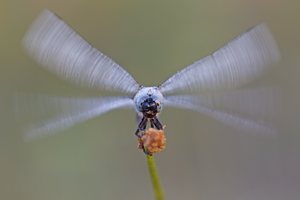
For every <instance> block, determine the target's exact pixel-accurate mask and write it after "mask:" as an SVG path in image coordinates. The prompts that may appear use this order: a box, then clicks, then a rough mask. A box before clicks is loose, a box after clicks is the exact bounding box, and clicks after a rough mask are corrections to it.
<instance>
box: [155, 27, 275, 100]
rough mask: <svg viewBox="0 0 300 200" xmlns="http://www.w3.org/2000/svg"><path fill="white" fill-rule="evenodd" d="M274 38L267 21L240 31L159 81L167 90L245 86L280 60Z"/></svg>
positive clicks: (164, 92)
mask: <svg viewBox="0 0 300 200" xmlns="http://www.w3.org/2000/svg"><path fill="white" fill-rule="evenodd" d="M279 57H280V54H279V51H278V47H277V45H276V42H275V40H274V39H273V37H272V35H271V33H270V31H269V30H268V28H267V27H266V25H264V24H260V25H257V26H255V27H254V28H252V29H250V30H249V31H248V32H246V33H244V34H242V35H240V36H239V37H237V38H236V39H234V40H233V41H231V42H230V43H228V44H227V45H225V46H224V47H223V48H221V49H219V50H217V51H216V52H214V53H213V54H211V55H209V56H207V57H205V58H203V59H201V60H199V61H197V62H195V63H193V64H192V65H190V66H188V67H186V68H184V69H183V70H181V71H179V72H177V73H176V74H175V75H173V76H172V77H170V78H169V79H168V80H166V81H165V82H164V83H163V84H161V85H160V87H159V88H160V90H161V92H162V93H163V94H164V95H165V94H169V93H175V92H178V91H188V90H191V91H195V90H198V91H217V90H222V89H223V90H224V89H232V88H236V87H239V86H242V85H244V84H246V83H248V82H250V81H252V80H253V79H255V78H256V77H258V76H259V75H260V74H262V73H263V72H264V71H265V70H266V69H267V68H268V66H270V65H271V64H272V63H274V62H276V61H278V60H279Z"/></svg>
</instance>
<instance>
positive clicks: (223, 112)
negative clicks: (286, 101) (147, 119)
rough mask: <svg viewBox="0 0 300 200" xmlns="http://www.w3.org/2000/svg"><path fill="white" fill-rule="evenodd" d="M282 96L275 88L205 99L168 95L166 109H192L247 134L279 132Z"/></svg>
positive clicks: (212, 95)
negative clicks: (275, 124) (278, 124)
mask: <svg viewBox="0 0 300 200" xmlns="http://www.w3.org/2000/svg"><path fill="white" fill-rule="evenodd" d="M280 96H281V95H280V94H279V91H278V90H275V89H271V88H260V89H248V90H237V91H232V92H227V93H226V94H221V93H220V94H210V95H203V96H191V95H178V96H168V97H166V100H165V102H164V104H165V105H166V106H172V107H179V108H186V109H191V110H194V111H197V112H200V113H203V114H206V115H208V116H210V117H212V118H215V119H217V120H219V121H221V122H223V123H224V124H227V125H230V126H233V127H235V128H238V129H240V130H243V131H246V132H254V133H276V132H277V129H276V128H275V126H274V124H273V123H274V122H275V120H276V116H277V117H278V116H279V112H280V108H281V106H280V102H281V97H280Z"/></svg>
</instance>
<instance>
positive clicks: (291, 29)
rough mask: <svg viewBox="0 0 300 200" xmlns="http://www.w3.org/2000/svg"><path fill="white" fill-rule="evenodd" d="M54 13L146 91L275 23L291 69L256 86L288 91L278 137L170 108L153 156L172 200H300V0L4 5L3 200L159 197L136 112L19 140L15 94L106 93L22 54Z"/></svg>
mask: <svg viewBox="0 0 300 200" xmlns="http://www.w3.org/2000/svg"><path fill="white" fill-rule="evenodd" d="M45 8H48V9H50V10H52V11H54V12H55V13H57V14H58V15H59V16H61V17H62V18H63V19H64V20H65V21H66V22H67V23H68V24H70V25H71V26H72V27H73V28H74V29H75V30H76V31H77V32H79V33H80V34H81V35H82V36H83V37H84V38H86V39H87V40H88V41H89V42H90V43H91V44H93V45H94V46H95V47H97V48H98V49H100V50H101V51H102V52H104V53H105V54H107V55H109V56H110V57H111V58H113V59H114V60H116V61H117V62H118V63H119V64H121V65H122V66H124V68H126V69H127V70H128V71H129V72H130V73H131V74H132V75H133V76H134V77H135V78H136V80H137V81H139V82H140V83H142V84H144V85H156V84H159V83H160V82H161V81H163V80H165V79H166V78H167V77H169V76H170V75H171V74H173V73H174V72H176V71H177V70H180V69H181V68H183V67H184V66H186V65H188V64H190V63H192V62H193V61H195V60H197V59H199V58H201V57H203V56H205V55H207V54H209V53H211V52H212V51H213V50H215V49H216V48H219V47H221V46H222V45H223V44H225V43H226V42H228V41H229V40H231V39H232V38H233V37H235V36H236V35H238V34H239V33H241V32H243V31H245V30H247V29H248V28H249V27H251V26H253V25H255V24H257V23H259V22H262V21H264V22H266V23H267V24H268V25H269V27H270V28H271V30H272V32H273V33H274V36H275V38H276V40H277V41H278V44H279V46H280V49H281V52H282V57H283V59H282V60H281V62H280V63H278V64H277V65H275V66H274V68H273V69H272V70H271V71H269V72H268V73H267V74H265V75H264V76H263V77H262V78H261V79H259V80H258V81H257V83H254V84H258V85H260V84H267V85H277V86H278V87H280V88H282V90H283V94H284V97H285V100H284V105H282V107H283V108H284V111H283V112H282V113H281V115H282V116H280V118H281V120H280V122H279V123H278V127H280V134H279V135H277V136H272V137H265V136H261V135H257V134H244V133H241V132H239V131H237V130H235V129H233V128H231V127H227V126H225V125H223V124H221V123H219V122H217V121H215V120H213V119H211V118H209V117H206V116H203V115H201V114H197V113H193V112H190V111H183V110H176V109H169V110H164V112H163V115H162V116H161V119H162V121H163V122H164V124H166V125H167V129H166V132H167V139H168V146H167V149H166V150H165V151H164V152H163V153H161V154H159V155H157V156H156V158H157V164H158V169H159V173H160V176H161V181H162V184H163V186H164V189H165V194H166V198H167V199H185V200H188V199H206V200H217V199H222V200H235V199H236V200H240V199H243V200H252V199H255V200H282V199H285V200H297V199H299V198H300V190H299V189H300V154H299V153H300V133H299V128H300V125H299V122H300V121H299V117H298V114H299V113H300V112H299V111H300V106H299V102H300V101H299V99H300V94H299V85H300V68H299V65H300V56H299V48H300V39H299V35H300V24H299V17H300V13H299V9H300V2H299V1H296V0H295V1H292V0H289V1H284V0H273V1H270V0H269V1H268V0H260V1H258V0H256V1H255V0H242V1H241V0H226V1H214V0H213V1H211V0H202V1H199V0H198V1H196V0H186V1H180V0H165V1H162V0H160V1H158V0H151V1H145V0H114V1H111V0H98V1H95V0H91V1H84V0H73V1H71V0H64V1H61V0H60V1H58V0H51V1H50V0H40V1H37V0H0V91H1V93H0V95H1V96H2V98H1V99H2V100H1V101H2V102H0V103H1V107H0V121H1V127H0V199H12V200H18V199H22V200H41V199H43V200H54V199H55V200H58V199H61V200H79V199H85V200H94V199H130V200H132V199H145V200H146V199H153V193H152V187H151V183H150V178H149V175H148V171H147V166H146V162H145V157H144V155H143V154H142V152H140V151H138V150H137V148H136V146H137V141H136V138H135V136H134V135H133V132H134V130H135V128H136V127H135V126H136V125H135V115H134V113H133V112H132V111H131V110H116V111H113V112H110V113H108V114H106V115H104V116H101V117H98V118H96V119H93V120H90V121H88V122H86V123H83V124H78V125H76V126H74V127H72V128H70V129H68V130H65V131H63V132H62V133H60V134H57V135H55V136H52V137H47V138H44V139H40V140H36V141H32V142H24V141H23V140H22V133H21V132H20V131H19V127H18V124H16V123H15V121H14V120H13V118H12V114H11V113H12V111H11V107H10V102H7V100H5V99H6V97H9V96H10V95H11V94H13V93H14V92H16V91H19V92H20V91H21V92H24V93H44V94H60V95H74V96H96V95H105V94H106V93H105V92H102V91H101V92H99V91H90V90H86V89H83V88H78V87H76V86H73V85H71V84H69V83H67V82H65V81H63V80H60V79H59V78H57V77H55V76H54V75H52V74H50V73H48V72H47V71H44V70H43V69H42V68H40V67H38V65H37V64H36V63H35V62H34V61H33V60H31V59H30V58H29V57H27V56H26V55H25V53H24V51H23V50H22V47H21V45H20V41H21V39H22V36H23V35H24V33H25V31H26V29H27V28H28V26H29V25H30V23H31V22H32V20H33V19H34V18H35V17H36V16H37V15H38V13H39V12H40V11H41V10H43V9H45Z"/></svg>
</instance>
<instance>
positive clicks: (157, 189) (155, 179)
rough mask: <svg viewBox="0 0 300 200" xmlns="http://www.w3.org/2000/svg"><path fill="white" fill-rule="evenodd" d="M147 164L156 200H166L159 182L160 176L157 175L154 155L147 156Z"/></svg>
mask: <svg viewBox="0 0 300 200" xmlns="http://www.w3.org/2000/svg"><path fill="white" fill-rule="evenodd" d="M147 164H148V169H149V173H150V177H151V181H152V186H153V190H154V194H155V199H156V200H164V194H163V190H162V187H161V185H160V182H159V176H158V173H157V168H156V164H155V160H154V157H153V156H152V155H147Z"/></svg>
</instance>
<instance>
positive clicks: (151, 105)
mask: <svg viewBox="0 0 300 200" xmlns="http://www.w3.org/2000/svg"><path fill="white" fill-rule="evenodd" d="M163 100H164V97H163V95H162V93H161V92H160V91H159V89H158V87H143V88H141V89H140V90H139V91H138V92H137V94H136V95H135V96H134V98H133V101H134V103H135V109H136V111H137V113H138V114H140V115H142V116H143V117H142V119H141V121H140V123H139V125H138V129H137V131H136V135H138V133H139V131H144V130H145V129H146V126H147V122H148V120H150V125H151V127H155V128H157V129H158V130H161V129H162V128H163V127H162V125H161V123H160V122H159V120H158V118H157V114H158V113H159V112H160V111H161V110H162V108H163ZM138 136H139V135H138Z"/></svg>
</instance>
